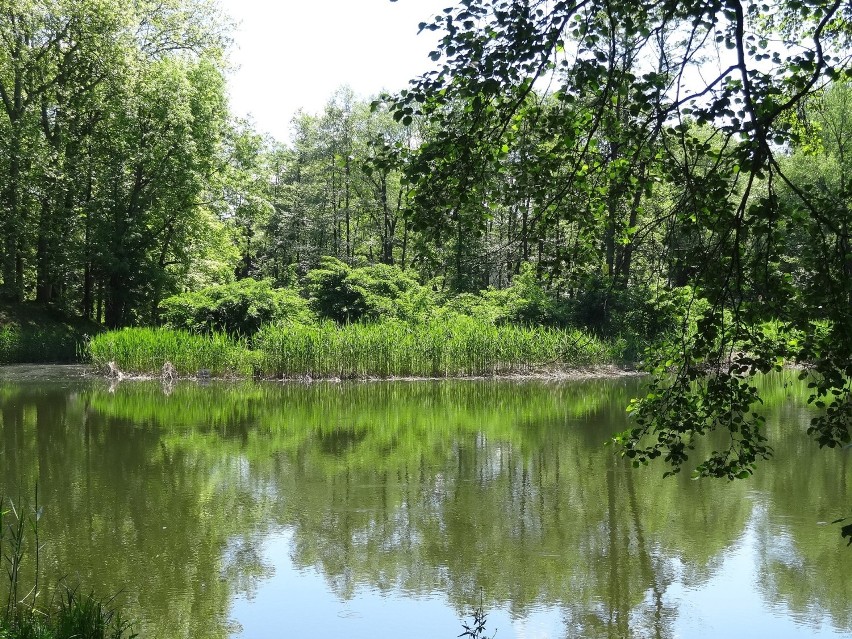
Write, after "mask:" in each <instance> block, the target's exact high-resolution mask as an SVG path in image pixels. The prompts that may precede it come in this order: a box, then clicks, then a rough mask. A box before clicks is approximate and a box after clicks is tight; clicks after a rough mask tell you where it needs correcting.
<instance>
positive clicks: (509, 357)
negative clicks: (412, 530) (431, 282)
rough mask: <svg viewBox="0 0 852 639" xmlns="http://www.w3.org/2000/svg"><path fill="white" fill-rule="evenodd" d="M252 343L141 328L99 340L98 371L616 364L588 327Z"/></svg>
mask: <svg viewBox="0 0 852 639" xmlns="http://www.w3.org/2000/svg"><path fill="white" fill-rule="evenodd" d="M253 345H254V350H251V349H250V348H249V345H248V342H246V341H245V340H233V339H231V338H229V337H227V336H225V335H222V334H212V335H198V334H193V333H187V332H185V331H178V330H172V329H151V328H131V329H123V330H120V331H115V332H111V333H105V334H103V335H98V336H97V337H95V338H94V339H93V340H92V341H91V344H90V356H91V360H92V363H93V364H94V365H95V367H96V368H98V369H101V370H106V369H107V368H108V367H110V366H111V367H113V368H117V369H119V370H120V371H122V372H124V373H131V374H142V375H159V374H160V373H161V371H162V370H163V366H164V365H165V364H166V362H169V363H171V365H172V366H174V369H175V371H176V373H177V374H178V375H180V376H192V375H195V374H196V373H197V372H198V371H199V370H202V369H203V370H206V371H209V373H210V374H211V375H213V376H229V375H231V376H246V375H256V376H265V377H278V378H294V377H304V376H310V377H312V378H335V377H339V378H346V379H350V378H363V377H473V376H495V375H511V374H529V373H535V372H540V371H543V370H548V369H552V368H559V367H579V366H591V365H596V364H606V363H610V362H612V361H613V360H614V358H613V355H612V351H611V347H610V346H609V345H607V344H606V343H605V342H602V341H601V340H599V339H597V338H595V337H593V336H590V335H587V334H585V333H582V332H580V331H566V330H559V329H554V328H546V327H532V328H529V327H523V326H494V325H492V324H489V323H487V322H482V321H477V320H474V319H471V318H467V317H461V318H458V319H457V320H455V321H452V322H438V321H432V322H429V323H423V324H406V323H404V322H400V321H394V320H389V321H384V322H381V323H373V324H349V325H344V326H341V325H338V324H335V323H333V322H325V323H321V324H311V325H304V324H283V325H271V326H266V327H265V328H263V329H261V331H260V332H259V333H258V334H257V335H256V336H255V338H254V344H253Z"/></svg>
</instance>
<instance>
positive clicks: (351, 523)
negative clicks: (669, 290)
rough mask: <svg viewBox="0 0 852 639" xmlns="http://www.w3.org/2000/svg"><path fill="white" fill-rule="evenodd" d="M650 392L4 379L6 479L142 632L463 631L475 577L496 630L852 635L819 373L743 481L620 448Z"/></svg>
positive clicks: (605, 385) (774, 415) (65, 556)
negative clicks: (767, 459) (638, 466)
mask: <svg viewBox="0 0 852 639" xmlns="http://www.w3.org/2000/svg"><path fill="white" fill-rule="evenodd" d="M635 384H636V382H635V380H614V381H601V380H598V381H589V382H573V383H560V384H554V383H541V382H535V383H532V382H525V383H517V382H499V383H498V382H485V381H480V382H470V381H468V382H461V383H454V382H422V383H421V382H418V383H411V382H406V383H382V384H313V385H307V386H302V385H291V386H279V385H273V384H236V385H222V384H215V383H214V384H211V385H209V386H204V387H201V386H197V385H193V384H184V383H180V384H178V385H176V386H175V387H173V388H171V389H170V393H169V394H164V393H163V391H162V389H161V388H160V386H159V385H158V384H157V383H133V384H121V385H119V386H118V387H117V388H113V389H110V388H109V387H108V386H107V385H106V384H104V383H101V382H99V381H89V382H82V381H80V382H66V383H64V384H49V383H45V382H39V383H37V384H24V383H22V384H13V383H4V384H3V386H2V387H0V419H2V433H0V460H2V470H0V473H2V474H0V491H2V492H3V493H5V494H13V493H15V492H17V491H19V490H21V487H23V489H24V491H26V490H28V489H30V487H32V486H33V485H35V483H36V482H38V485H39V492H40V495H41V501H42V503H44V504H45V507H46V515H45V517H44V519H43V535H44V537H45V538H46V539H48V540H49V546H48V549H47V551H46V556H47V566H46V568H47V570H48V571H49V572H52V574H53V575H54V576H57V575H65V574H69V575H71V576H72V578H75V579H77V578H79V579H80V580H81V581H82V583H84V584H86V585H87V586H92V587H94V588H95V589H96V590H97V591H99V592H107V593H112V592H118V591H122V595H121V597H120V600H121V601H123V602H124V603H126V604H127V605H128V606H129V607H130V608H131V611H132V614H134V615H135V616H136V617H137V618H139V619H141V620H142V626H141V628H140V629H141V630H142V634H143V636H150V637H226V636H229V635H230V634H239V633H238V631H237V630H236V629H235V626H234V625H233V623H232V622H233V621H236V622H238V623H239V624H240V625H241V626H242V627H243V629H244V630H243V634H242V635H241V636H246V637H249V636H250V637H260V636H269V637H273V636H280V634H281V629H282V625H283V626H284V627H286V628H287V629H288V630H290V631H292V633H293V634H296V635H297V636H301V635H306V634H310V635H313V636H332V635H333V636H339V635H340V634H343V633H346V634H347V635H348V636H357V635H358V633H359V632H361V631H363V632H364V634H365V636H373V637H375V636H377V635H381V634H382V633H384V634H387V635H388V636H395V635H397V634H399V633H400V632H401V631H403V629H405V628H407V629H406V630H405V633H406V634H409V635H412V634H414V635H419V634H422V636H430V637H436V636H437V637H442V636H443V637H453V636H456V635H457V634H458V632H459V625H458V618H459V617H460V616H461V615H463V614H466V613H468V612H469V611H470V609H471V608H472V607H473V606H474V605H475V604H477V603H478V599H479V596H480V592H482V593H483V595H484V600H485V605H486V607H487V608H488V609H489V610H491V617H490V621H491V624H490V625H491V627H492V628H493V627H499V628H500V631H499V634H500V636H501V637H505V636H512V635H513V634H514V635H517V636H530V633H535V634H544V635H545V636H571V637H674V636H683V637H690V636H706V628H707V624H708V623H710V624H713V623H716V624H718V627H725V628H734V630H736V629H737V628H739V629H740V630H742V631H746V630H748V629H749V628H751V629H752V630H758V629H760V628H764V629H765V628H767V627H769V626H770V625H771V626H772V627H774V628H776V629H778V631H779V632H782V631H783V633H785V636H794V635H795V633H796V632H798V633H799V635H800V636H803V637H804V636H812V635H813V633H814V632H816V631H817V630H818V629H822V630H824V631H826V632H828V633H829V635H828V636H830V633H831V632H835V633H836V634H837V635H839V634H843V633H848V632H850V631H852V618H850V611H849V607H848V603H847V602H848V601H849V597H850V595H852V593H850V592H849V580H848V578H847V577H848V566H849V557H852V555H850V554H849V551H845V550H844V547H843V545H842V541H841V540H840V538H839V535H838V531H837V530H836V528H833V527H831V526H820V525H817V522H820V521H822V522H826V521H831V520H832V519H834V518H836V517H837V516H839V515H841V514H844V512H845V509H846V507H847V505H848V504H849V501H848V498H847V496H848V491H849V488H850V477H849V474H848V472H847V464H848V462H849V457H848V455H842V454H838V455H834V454H832V453H831V452H826V451H819V450H818V449H817V448H816V446H815V445H813V444H812V443H810V442H808V441H807V439H806V438H804V437H803V433H802V426H801V425H802V424H803V423H805V422H806V420H807V417H808V413H807V410H808V409H807V407H806V406H805V405H804V401H803V398H802V396H801V391H800V389H798V388H794V391H795V392H794V396H793V397H789V395H790V394H791V391H790V389H784V388H783V386H781V385H780V384H779V383H778V382H777V381H775V382H771V384H772V385H771V386H770V387H769V390H771V392H770V393H769V395H770V401H769V402H768V404H767V407H766V409H767V411H768V412H769V413H770V419H769V424H770V436H771V439H772V441H773V442H774V444H775V446H776V458H775V460H773V462H771V463H770V464H767V465H765V466H764V468H762V469H761V472H760V473H759V475H758V476H757V477H756V478H755V480H754V481H750V482H735V483H733V484H724V483H721V482H713V481H701V482H692V481H690V480H689V479H688V478H687V477H676V478H671V479H666V480H663V479H662V478H661V474H662V470H661V469H660V468H653V467H652V468H651V469H642V470H638V471H637V470H633V469H628V468H627V467H626V466H625V465H624V464H622V462H621V460H618V459H616V458H615V457H614V456H613V454H612V451H611V450H610V449H608V448H603V447H602V446H601V444H602V442H603V441H605V440H606V438H607V436H608V435H610V434H611V433H612V432H614V431H616V430H618V429H621V428H623V427H624V424H625V421H624V420H625V414H624V406H625V405H626V402H627V399H628V398H629V397H630V396H631V394H632V393H634V392H635ZM733 592H737V593H739V594H738V596H737V599H736V600H734V601H735V602H736V603H737V605H738V606H739V607H740V608H742V610H741V611H740V612H739V613H738V614H728V612H726V613H725V615H724V619H723V618H722V616H721V612H720V611H724V610H726V608H725V607H726V606H730V605H731V604H730V602H726V601H725V600H724V596H725V593H728V594H730V593H733ZM714 593H715V594H714ZM714 597H715V599H714ZM720 598H721V599H722V600H721V602H720V601H719V599H720ZM714 601H715V603H714ZM746 601H750V602H752V603H750V604H749V606H745V604H744V602H746ZM371 602H372V603H371ZM702 602H703V603H702ZM708 602H709V603H708ZM714 606H715V607H714ZM726 623H728V624H733V625H725V624H726ZM754 624H760V625H759V626H755V625H754ZM300 629H301V630H300ZM359 629H361V630H359ZM415 629H417V632H415ZM791 633H793V634H791ZM734 634H743V633H742V632H736V631H735V632H734ZM752 634H754V632H752Z"/></svg>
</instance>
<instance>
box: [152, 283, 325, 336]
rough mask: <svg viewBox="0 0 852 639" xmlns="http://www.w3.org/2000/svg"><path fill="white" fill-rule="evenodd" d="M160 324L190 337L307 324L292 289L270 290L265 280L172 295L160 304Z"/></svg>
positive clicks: (305, 307)
mask: <svg viewBox="0 0 852 639" xmlns="http://www.w3.org/2000/svg"><path fill="white" fill-rule="evenodd" d="M161 308H162V313H161V320H162V321H163V323H164V324H165V325H166V326H167V327H168V328H174V329H183V330H188V331H191V332H193V333H212V332H216V331H218V332H223V333H227V334H229V335H243V336H248V337H250V336H252V335H254V334H255V333H257V331H258V330H260V327H261V326H263V325H264V324H267V323H269V322H274V321H281V320H288V321H295V322H310V321H312V320H313V315H312V314H311V312H310V310H309V309H308V305H307V301H306V300H304V299H303V298H302V297H301V296H300V295H299V294H298V293H297V292H296V291H294V290H292V289H275V288H272V285H271V283H270V282H269V281H268V280H260V281H258V280H253V279H244V280H240V281H238V282H234V283H233V284H224V285H221V286H213V287H210V288H205V289H202V290H201V291H198V292H194V293H184V294H182V295H174V296H172V297H169V298H167V299H165V300H163V302H162V305H161Z"/></svg>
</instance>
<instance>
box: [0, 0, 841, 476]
mask: <svg viewBox="0 0 852 639" xmlns="http://www.w3.org/2000/svg"><path fill="white" fill-rule="evenodd" d="M850 18H852V7H850V6H849V5H848V3H843V2H816V1H800V0H795V1H791V2H781V3H761V2H734V1H725V2H722V1H718V0H713V1H696V2H690V3H672V2H665V1H661V2H653V3H633V2H589V3H586V2H580V3H574V2H565V1H558V2H551V1H544V0H527V1H525V2H508V1H506V0H461V1H460V2H459V3H458V4H457V6H454V7H449V8H447V9H446V10H445V11H444V12H443V13H442V14H440V15H438V16H435V18H434V19H433V20H432V21H427V22H424V23H422V24H421V25H420V28H421V30H429V31H435V32H437V33H439V34H441V40H440V45H439V48H438V49H437V50H436V51H434V52H433V53H432V54H431V58H432V61H433V63H435V65H436V66H434V70H433V71H430V72H427V73H425V74H424V75H422V76H420V77H419V78H415V79H413V80H412V82H411V84H410V86H409V87H407V88H401V89H400V91H399V92H398V93H396V94H392V95H380V96H368V97H363V96H356V95H354V94H353V92H352V91H351V90H349V89H347V88H346V87H343V88H341V89H340V90H338V91H337V92H336V93H335V94H334V95H332V96H330V97H329V100H328V103H327V105H326V107H325V108H324V109H323V110H322V111H321V112H320V113H305V112H302V113H300V114H299V115H297V116H296V117H295V118H294V120H293V122H292V136H291V139H289V140H283V141H282V140H274V139H271V138H270V137H268V136H266V135H263V134H261V133H259V132H258V131H256V130H255V128H254V126H253V124H252V123H251V122H249V121H244V120H240V119H238V118H235V117H233V116H232V115H231V114H230V113H229V108H228V100H227V92H226V77H227V72H228V48H229V42H230V40H229V37H230V36H229V34H230V26H229V23H228V19H227V16H224V15H223V14H222V12H221V10H220V9H219V8H218V7H217V5H216V3H215V2H212V1H208V0H156V1H155V0H134V1H133V2H130V3H119V2H116V1H114V0H98V1H96V2H93V1H91V0H7V1H6V2H4V3H3V7H2V19H0V38H2V41H3V47H2V53H0V98H2V105H3V110H2V117H0V145H2V147H3V149H2V153H0V201H2V209H3V219H2V246H0V255H2V260H0V261H1V262H2V264H0V278H2V279H0V282H1V283H0V292H2V296H3V298H4V300H5V302H4V304H6V305H7V306H5V307H4V308H13V307H14V306H15V305H18V306H20V305H21V304H24V305H25V306H27V305H28V306H29V307H33V306H37V307H39V308H48V309H51V312H55V313H59V314H61V315H62V316H64V317H68V318H80V319H81V320H83V321H85V322H87V324H85V325H86V326H88V327H90V328H89V329H87V330H88V331H91V332H99V331H100V330H102V329H103V328H106V329H117V328H121V327H131V326H133V327H150V326H162V325H165V326H166V327H169V328H172V329H180V330H187V331H189V332H194V333H200V334H206V333H210V332H211V331H223V332H224V333H226V334H230V335H231V336H234V337H240V338H251V336H252V335H254V333H255V332H257V331H258V330H260V329H261V326H266V325H270V324H276V325H279V324H280V325H300V326H304V325H317V323H321V322H335V323H337V324H338V325H341V326H349V325H355V324H359V325H360V324H364V323H370V322H381V321H387V320H393V321H396V322H401V323H403V324H407V325H417V324H418V323H423V322H427V323H428V322H433V323H435V322H438V323H441V324H449V325H452V324H453V323H455V322H458V321H467V319H462V320H460V319H459V318H468V319H471V318H472V321H475V322H480V323H481V324H482V325H483V326H498V327H499V326H504V327H505V326H517V327H533V328H535V329H540V328H546V329H547V330H559V331H581V332H582V334H583V335H584V336H585V337H584V338H583V339H586V340H588V343H590V344H595V346H594V350H595V352H596V353H599V354H600V357H599V359H600V360H601V361H606V362H634V363H635V362H639V363H641V365H642V366H643V367H644V369H645V370H647V371H649V372H650V373H652V377H651V381H650V383H649V392H648V393H647V395H646V396H644V397H643V398H641V399H640V400H639V401H637V402H635V403H634V404H633V405H632V407H631V409H632V410H633V412H634V416H635V422H634V423H635V428H633V429H632V430H631V431H628V432H626V433H624V434H623V435H622V436H620V437H618V438H616V439H617V443H618V444H619V445H620V446H621V447H622V450H623V452H624V454H625V455H627V456H628V457H630V458H633V459H634V461H635V462H636V463H637V464H641V463H647V462H648V461H649V460H650V459H653V458H655V457H658V456H663V457H664V458H665V459H666V460H667V462H668V463H669V465H670V466H671V467H672V469H673V471H674V472H676V471H677V470H679V468H680V466H681V464H682V462H683V461H684V460H685V459H686V458H687V456H688V452H689V451H690V450H691V449H692V447H693V445H694V443H693V439H694V438H697V437H700V436H701V435H703V434H704V433H706V432H709V431H711V430H715V429H720V430H723V431H724V432H726V433H729V434H730V445H729V446H727V447H723V449H722V450H720V451H717V452H714V453H713V454H712V455H711V456H710V457H708V459H707V460H706V461H705V462H704V463H703V464H702V465H701V466H700V467H699V469H698V471H697V472H698V473H699V474H707V475H713V476H725V477H729V478H732V477H737V476H747V475H748V474H750V473H751V472H752V469H753V466H754V463H755V462H756V461H757V460H759V459H760V458H763V457H766V456H768V455H770V454H771V449H770V448H769V446H768V445H767V444H766V442H765V438H764V436H763V435H762V433H761V424H762V421H761V420H762V418H761V417H760V415H759V414H758V413H756V412H753V411H752V410H751V406H752V404H753V403H754V401H755V400H756V399H757V398H758V396H759V395H758V392H757V391H756V389H755V385H754V384H753V383H752V382H753V379H752V378H753V376H754V375H756V374H757V373H759V372H766V371H768V370H771V369H775V368H779V367H781V366H782V365H785V364H788V363H798V364H799V365H801V366H803V367H804V373H803V375H809V376H810V377H809V379H810V383H811V384H812V388H813V392H814V396H813V401H814V402H816V403H817V405H818V406H824V407H825V408H826V411H825V412H824V413H823V414H822V416H820V417H819V418H816V419H815V420H814V422H813V425H812V430H813V434H814V436H815V437H816V439H817V440H818V442H819V443H820V444H821V445H828V446H842V445H846V444H848V443H849V441H850V422H851V421H852V402H850V377H852V333H850V330H852V317H850V314H852V251H850V235H849V233H850V230H849V229H850V222H852V216H850V207H849V204H850V187H849V184H848V178H847V176H848V175H849V168H850V154H849V153H847V149H850V126H852V120H850V117H852V116H850V108H849V107H850V103H851V102H852V85H850V77H852V76H850V71H849V51H850V49H849V47H848V44H849V42H848V40H849V36H850V33H852V23H850ZM850 150H852V149H850ZM281 323H283V324H281ZM286 332H287V331H286V330H285V333H286ZM473 332H475V331H473ZM10 339H11V338H10ZM578 339H579V338H578ZM530 340H531V341H537V340H538V338H537V337H535V336H533V337H532V338H530ZM594 340H599V341H600V340H602V341H603V342H605V344H604V345H603V346H600V347H599V346H598V345H597V344H598V342H595V341H594ZM36 341H44V340H41V338H39V340H36ZM575 343H576V340H575ZM498 357H500V356H499V355H498ZM553 357H556V358H557V359H558V357H559V355H558V354H557V355H554V356H551V355H547V356H546V358H551V359H552V358H553ZM247 366H249V367H250V363H249V364H247ZM708 373H711V374H708Z"/></svg>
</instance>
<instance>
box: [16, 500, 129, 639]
mask: <svg viewBox="0 0 852 639" xmlns="http://www.w3.org/2000/svg"><path fill="white" fill-rule="evenodd" d="M40 516H41V510H40V509H39V508H38V492H36V501H35V507H33V508H32V509H26V508H25V507H22V506H16V505H15V504H14V503H13V502H12V501H11V500H10V501H6V500H3V499H0V563H2V565H3V568H4V576H5V579H3V580H1V581H0V638H2V639H72V638H74V639H132V638H133V637H135V636H136V635H135V634H134V633H133V632H132V628H131V626H130V624H129V623H127V622H126V621H125V620H124V619H123V618H122V616H121V613H120V612H119V611H118V610H117V609H116V608H115V607H114V606H113V605H112V601H111V600H103V599H99V598H97V597H95V596H94V595H93V594H92V595H81V594H80V592H79V590H78V589H77V588H70V587H68V586H60V587H59V588H58V589H57V591H56V592H55V593H54V595H53V596H52V597H51V598H49V599H47V600H44V601H43V599H44V593H42V592H41V588H42V585H41V584H40V583H39V563H40V559H41V558H40V553H41V550H42V546H41V540H40V539H39V530H38V520H39V518H40Z"/></svg>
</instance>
